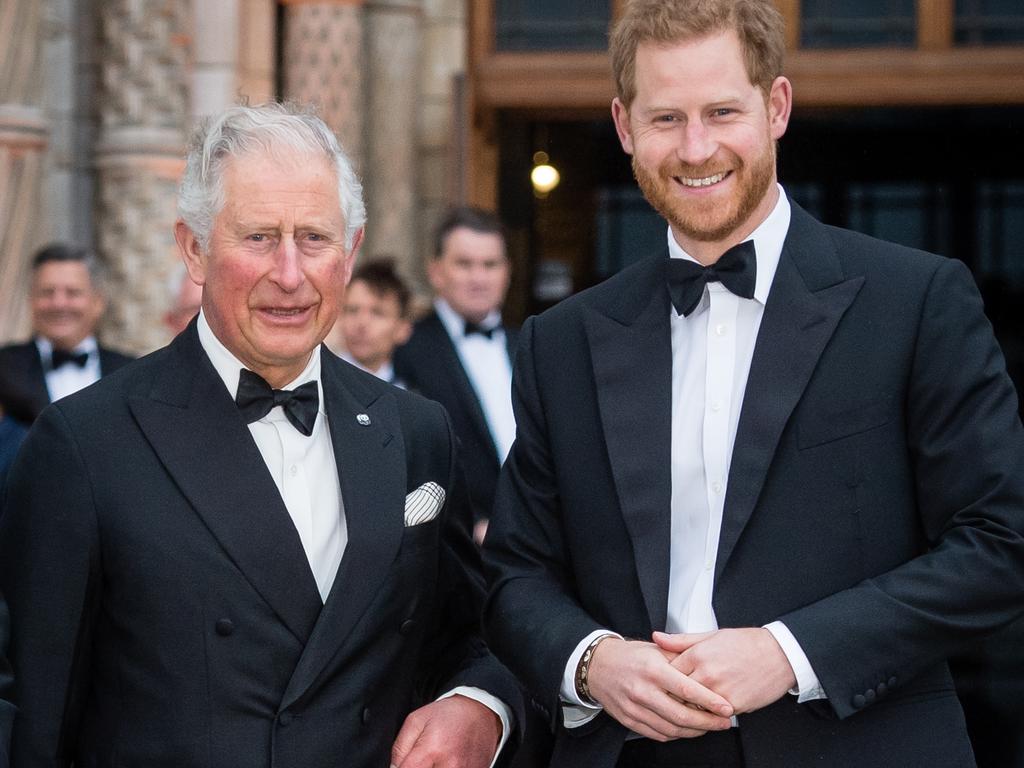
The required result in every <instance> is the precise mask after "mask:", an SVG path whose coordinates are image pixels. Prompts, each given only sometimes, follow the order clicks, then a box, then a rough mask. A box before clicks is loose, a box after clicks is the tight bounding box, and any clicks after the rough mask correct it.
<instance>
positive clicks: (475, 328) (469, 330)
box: [464, 320, 500, 339]
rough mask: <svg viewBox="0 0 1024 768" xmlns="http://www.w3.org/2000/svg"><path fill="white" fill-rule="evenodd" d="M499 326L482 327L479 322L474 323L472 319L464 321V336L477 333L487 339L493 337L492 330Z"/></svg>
mask: <svg viewBox="0 0 1024 768" xmlns="http://www.w3.org/2000/svg"><path fill="white" fill-rule="evenodd" d="M499 327H500V326H497V325H495V326H492V327H490V328H484V327H483V326H482V325H480V324H479V323H474V322H473V321H472V320H467V321H466V330H465V331H464V333H465V335H466V336H472V335H473V334H474V333H479V334H480V335H481V336H486V337H487V338H488V339H493V338H494V332H495V331H496V330H498V328H499Z"/></svg>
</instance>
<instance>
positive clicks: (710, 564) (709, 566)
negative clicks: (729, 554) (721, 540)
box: [704, 560, 715, 571]
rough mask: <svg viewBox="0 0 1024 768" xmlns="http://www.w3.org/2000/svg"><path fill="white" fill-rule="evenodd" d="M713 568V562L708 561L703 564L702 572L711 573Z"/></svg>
mask: <svg viewBox="0 0 1024 768" xmlns="http://www.w3.org/2000/svg"><path fill="white" fill-rule="evenodd" d="M714 568H715V564H714V563H713V562H711V561H710V560H708V561H707V562H706V563H704V570H705V571H711V570H714Z"/></svg>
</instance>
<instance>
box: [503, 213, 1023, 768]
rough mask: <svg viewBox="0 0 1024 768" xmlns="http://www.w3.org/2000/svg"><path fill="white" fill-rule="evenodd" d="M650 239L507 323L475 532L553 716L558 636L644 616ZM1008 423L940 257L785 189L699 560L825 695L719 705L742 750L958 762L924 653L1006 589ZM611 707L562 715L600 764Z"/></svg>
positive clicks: (649, 485)
mask: <svg viewBox="0 0 1024 768" xmlns="http://www.w3.org/2000/svg"><path fill="white" fill-rule="evenodd" d="M665 262H666V259H665V258H661V259H653V260H649V261H646V262H644V263H641V264H639V265H637V266H635V267H633V268H630V269H627V270H625V271H624V272H622V273H620V274H619V275H618V276H616V277H613V278H611V279H610V280H608V281H607V282H605V283H604V284H602V285H600V286H598V287H596V288H594V289H592V290H590V291H587V292H584V293H582V294H580V295H578V296H576V297H574V298H572V299H569V300H566V301H565V302H563V303H561V304H559V305H557V306H556V307H554V308H553V309H551V310H549V311H548V312H546V313H544V314H543V315H541V316H540V317H537V318H532V319H531V320H530V321H528V322H527V324H526V325H525V326H524V328H523V331H522V335H521V338H520V345H519V352H518V356H517V368H516V378H515V384H514V396H513V401H514V403H515V405H516V419H517V424H518V437H517V440H516V444H515V446H514V448H513V450H512V452H511V454H510V457H509V459H508V460H507V461H506V464H505V469H504V470H503V473H502V476H501V480H500V487H499V492H498V497H497V500H496V503H495V511H494V516H493V518H492V520H491V527H490V529H489V532H488V537H487V542H486V547H485V563H486V564H487V569H488V575H489V577H490V579H491V592H490V596H489V601H488V604H487V606H486V609H485V628H486V629H487V635H488V637H489V638H490V640H491V643H492V648H493V649H494V650H495V653H496V654H497V655H498V656H499V658H501V659H503V660H504V661H505V662H506V663H507V664H508V665H509V666H510V667H511V668H512V670H513V671H514V672H516V673H517V674H518V675H519V676H520V677H521V678H522V679H524V680H525V681H526V683H527V686H528V687H529V688H530V689H531V691H532V693H533V694H534V695H535V696H537V697H542V698H543V699H544V700H545V701H546V702H547V704H548V706H549V709H550V714H551V716H552V718H555V717H557V719H558V722H559V723H560V722H561V716H560V715H559V714H558V690H559V686H560V683H561V678H562V674H563V671H564V668H565V664H566V661H567V659H568V658H569V655H570V653H571V651H572V650H573V649H574V648H575V647H576V645H577V644H578V643H579V641H580V640H581V639H582V638H583V637H584V636H585V635H587V634H588V633H589V632H591V631H592V630H595V629H598V628H601V627H607V628H611V629H613V630H616V631H618V632H620V633H621V634H623V635H624V636H626V637H636V638H645V639H649V638H650V634H651V631H652V630H654V629H663V628H664V626H665V617H666V611H667V599H668V579H669V546H670V543H669V539H670V533H671V527H670V526H671V523H670V497H671V491H672V484H671V475H670V456H671V439H672V435H671V407H672V396H671V391H670V389H671V371H672V349H671V340H670V330H669V313H670V311H671V309H670V304H669V297H668V292H667V289H666V287H665V280H664V267H665ZM1022 531H1024V439H1022V430H1021V425H1020V421H1019V419H1018V417H1017V401H1016V396H1015V393H1014V390H1013V386H1012V385H1011V383H1010V380H1009V378H1008V377H1007V375H1006V373H1005V369H1004V365H1003V359H1002V355H1001V354H1000V352H999V350H998V348H997V346H996V343H995V341H994V339H993V336H992V331H991V328H990V326H989V324H988V322H987V320H986V319H985V317H984V315H983V313H982V303H981V299H980V297H979V295H978V293H977V290H976V288H975V286H974V283H973V280H972V278H971V275H970V273H969V272H968V271H967V270H966V269H965V268H964V266H963V264H961V263H959V262H956V261H953V260H948V259H943V258H940V257H937V256H932V255H929V254H925V253H921V252H918V251H912V250H909V249H906V248H901V247H898V246H895V245H892V244H888V243H883V242H880V241H877V240H874V239H871V238H868V237H864V236H861V235H858V234H855V233H852V232H848V231H845V230H840V229H835V228H832V227H826V226H824V225H822V224H820V223H818V222H816V221H815V220H813V219H812V218H811V217H810V216H808V215H807V214H806V213H805V212H804V211H802V210H801V209H800V208H799V207H797V206H796V205H794V206H793V214H792V223H791V225H790V229H789V233H788V236H787V238H786V241H785V245H784V248H783V252H782V257H781V260H780V262H779V266H778V271H777V273H776V275H775V279H774V282H773V285H772V288H771V293H770V295H769V298H768V301H767V304H766V307H765V311H764V316H763V320H762V324H761V326H760V331H759V334H758V338H757V342H756V346H755V350H754V355H753V360H752V364H751V368H750V375H749V380H748V383H747V387H746V393H745V396H744V400H743V405H742V411H741V414H740V419H739V426H738V432H737V436H736V441H735V448H734V451H733V456H732V464H731V468H730V475H729V483H728V490H727V496H726V500H725V510H724V519H723V521H722V528H721V540H720V544H719V549H718V560H717V567H716V572H715V587H714V595H713V604H714V609H715V612H716V615H717V618H718V621H719V624H720V626H722V627H742V626H762V625H764V624H766V623H768V622H770V621H773V620H776V619H781V620H782V621H783V622H784V623H785V624H786V625H787V627H788V628H789V629H790V630H791V631H792V632H793V634H794V635H795V637H796V639H797V641H798V642H799V643H800V645H801V647H802V648H803V650H804V651H805V652H806V654H807V656H808V658H809V660H810V662H811V665H812V667H813V668H814V670H815V672H816V673H817V675H818V677H819V679H820V681H821V683H822V684H823V686H824V689H825V691H826V692H827V694H828V700H827V702H817V703H806V704H798V703H797V702H796V698H795V697H793V696H789V695H786V696H785V697H784V698H783V699H782V700H780V701H778V702H776V703H775V704H773V705H771V706H768V707H766V708H764V709H762V710H760V711H759V712H756V713H753V714H749V715H743V716H741V717H740V718H739V723H740V730H739V733H740V736H741V738H742V742H743V752H744V757H745V760H746V765H747V766H748V767H749V768H804V767H806V768H811V766H829V768H845V766H850V767H851V768H852V767H853V766H858V767H859V768H888V767H889V766H896V765H901V766H903V765H905V766H930V767H931V768H963V767H964V766H970V765H973V764H974V760H973V757H972V755H971V749H970V745H969V743H968V741H967V736H966V733H965V730H964V722H963V713H962V710H961V707H960V704H959V702H958V700H957V698H956V695H955V693H954V690H953V684H952V681H951V679H950V675H949V671H948V667H947V663H946V659H947V658H948V657H949V656H950V655H951V654H952V653H953V652H954V651H956V650H957V649H961V648H963V647H964V646H965V644H967V643H970V642H971V640H972V639H973V638H976V637H977V636H979V635H980V634H982V633H984V632H986V631H988V630H991V629H993V628H995V627H998V626H1000V625H1001V624H1004V623H1005V622H1007V621H1009V620H1011V619H1012V618H1013V617H1014V616H1015V615H1016V614H1017V613H1019V612H1020V611H1021V610H1022V608H1024V600H1022V599H1021V595H1022V594H1024V535H1022ZM624 737H625V729H624V728H623V727H622V726H620V725H619V724H618V723H616V722H614V721H613V720H612V719H610V718H609V717H608V716H607V715H605V714H603V713H602V714H601V715H600V716H599V717H598V718H597V719H595V720H594V721H592V722H591V723H590V724H588V725H587V726H585V727H583V728H580V729H578V730H574V731H566V730H565V729H560V731H559V734H558V736H557V746H556V753H555V757H554V761H553V763H552V765H553V766H556V767H559V766H580V767H581V768H582V766H587V768H605V767H609V766H613V765H614V763H615V760H616V756H617V755H618V753H619V749H620V748H621V745H622V742H623V739H624Z"/></svg>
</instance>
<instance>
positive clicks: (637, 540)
mask: <svg viewBox="0 0 1024 768" xmlns="http://www.w3.org/2000/svg"><path fill="white" fill-rule="evenodd" d="M665 258H666V257H662V258H660V259H651V260H649V261H647V262H645V263H643V264H642V265H641V266H640V267H639V268H638V270H637V272H638V274H637V275H634V276H633V278H632V279H631V280H626V281H623V283H620V286H622V285H624V286H625V288H624V291H623V293H621V294H619V295H617V296H616V297H615V298H614V299H613V300H612V302H610V303H609V304H608V305H607V306H604V307H601V308H598V307H596V306H592V307H590V308H588V311H587V312H586V313H585V314H584V327H585V329H586V333H587V338H588V340H589V342H590V353H591V359H592V361H593V366H594V380H595V381H596V382H597V400H598V408H599V410H600V414H601V424H602V426H603V428H604V434H605V441H606V443H607V446H608V459H609V461H610V462H611V469H612V477H613V479H614V481H615V489H616V492H617V495H618V501H619V506H620V508H621V510H622V515H623V518H624V520H625V524H626V528H627V530H628V531H629V535H630V538H631V540H632V543H633V550H634V556H635V559H636V568H637V575H638V577H639V581H640V589H641V591H642V592H643V597H644V602H645V604H646V606H647V613H648V616H649V618H650V620H651V626H652V627H653V628H655V629H660V628H664V626H665V616H666V611H667V605H668V579H669V553H670V549H669V537H670V534H671V527H672V526H671V500H672V478H671V462H672V341H671V332H670V329H669V301H668V291H667V289H666V288H665V282H664V262H665Z"/></svg>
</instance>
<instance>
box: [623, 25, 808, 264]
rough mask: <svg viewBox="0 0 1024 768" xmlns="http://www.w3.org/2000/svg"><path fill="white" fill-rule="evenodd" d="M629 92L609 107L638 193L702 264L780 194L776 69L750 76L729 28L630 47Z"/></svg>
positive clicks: (782, 127)
mask: <svg viewBox="0 0 1024 768" xmlns="http://www.w3.org/2000/svg"><path fill="white" fill-rule="evenodd" d="M636 86H637V88H636V98H635V99H634V101H633V104H632V105H631V106H630V107H629V109H627V108H626V107H625V106H624V105H623V104H622V103H621V102H620V101H619V100H618V99H616V100H615V101H614V102H613V103H612V116H613V117H614V119H615V126H616V130H617V131H618V134H619V139H620V141H621V142H622V147H623V149H625V151H626V152H627V153H629V154H630V155H632V156H633V171H634V173H635V175H636V178H637V181H638V182H639V184H640V188H641V189H642V190H643V193H644V196H645V197H646V198H647V200H648V201H649V202H650V203H651V205H652V206H654V208H655V209H657V211H658V212H659V213H660V214H661V215H662V216H664V217H665V219H667V220H668V222H669V224H670V225H671V227H672V232H673V235H674V236H675V238H676V240H677V241H678V242H679V244H680V245H681V246H682V247H683V248H684V249H685V250H686V251H687V252H688V253H690V254H691V255H693V256H694V257H695V258H698V259H700V260H701V261H704V262H705V263H709V262H710V261H714V260H716V259H717V258H718V256H720V255H721V253H722V252H723V251H724V250H725V249H726V248H728V247H729V246H731V245H734V244H735V243H738V242H741V241H742V240H743V239H744V238H746V237H747V236H748V235H749V234H750V233H751V232H752V231H753V230H754V229H755V228H756V227H757V226H758V224H760V223H761V222H762V221H764V219H765V218H767V216H768V214H769V213H771V211H772V208H774V206H775V203H776V201H777V199H778V188H777V187H776V186H775V142H776V140H777V139H779V138H780V137H781V136H782V135H783V133H785V131H786V125H787V123H788V121H789V113H790V108H791V104H792V93H791V88H790V84H789V81H788V80H786V79H785V78H783V77H779V78H777V79H776V80H775V82H774V83H773V84H772V88H771V92H770V93H769V94H768V97H767V99H766V98H765V95H764V94H763V93H762V91H761V89H759V88H758V87H757V86H755V85H753V84H752V83H751V82H750V79H749V78H748V76H747V71H746V67H745V66H744V63H743V55H742V49H741V46H740V41H739V38H738V36H737V35H736V33H735V32H734V31H732V30H729V31H727V32H721V33H717V34H713V35H710V36H708V37H702V38H697V39H694V40H686V41H683V42H680V43H676V44H673V45H667V46H665V45H655V44H652V43H645V44H643V45H641V46H640V47H639V48H638V49H637V54H636Z"/></svg>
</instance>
